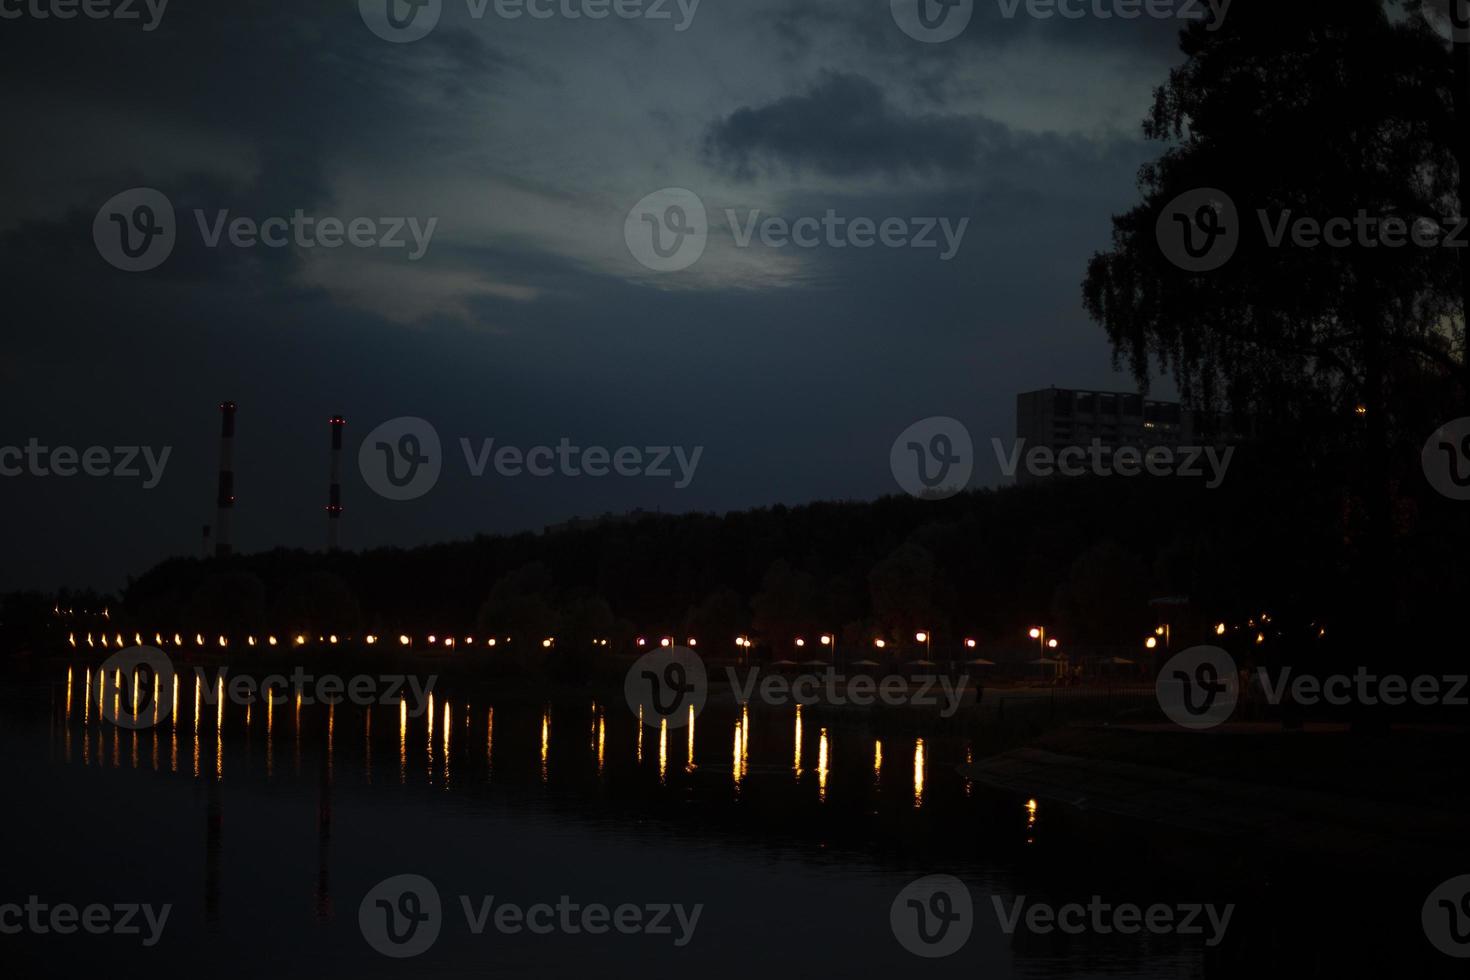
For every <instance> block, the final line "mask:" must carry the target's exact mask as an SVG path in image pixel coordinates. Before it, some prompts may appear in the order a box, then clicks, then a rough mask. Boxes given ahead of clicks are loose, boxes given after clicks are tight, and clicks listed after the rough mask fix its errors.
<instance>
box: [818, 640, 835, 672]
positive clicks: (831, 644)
mask: <svg viewBox="0 0 1470 980" xmlns="http://www.w3.org/2000/svg"><path fill="white" fill-rule="evenodd" d="M822 646H824V647H831V648H832V669H833V670H836V669H837V637H836V635H834V634H832V633H823V634H822Z"/></svg>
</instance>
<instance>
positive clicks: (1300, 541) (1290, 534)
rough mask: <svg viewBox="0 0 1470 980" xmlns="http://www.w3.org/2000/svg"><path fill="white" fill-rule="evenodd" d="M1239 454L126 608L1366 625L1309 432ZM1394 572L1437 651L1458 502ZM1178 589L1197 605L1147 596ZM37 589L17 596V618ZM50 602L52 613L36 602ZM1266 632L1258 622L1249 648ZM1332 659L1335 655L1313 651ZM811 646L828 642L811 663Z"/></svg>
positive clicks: (141, 590) (117, 610)
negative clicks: (1186, 466) (1174, 467)
mask: <svg viewBox="0 0 1470 980" xmlns="http://www.w3.org/2000/svg"><path fill="white" fill-rule="evenodd" d="M1283 432H1284V433H1285V435H1286V436H1287V437H1288V438H1286V439H1282V438H1279V437H1270V436H1268V437H1267V438H1264V439H1262V441H1260V442H1259V443H1256V444H1253V445H1252V446H1249V447H1244V448H1242V449H1240V450H1239V451H1238V452H1237V454H1236V457H1235V459H1234V460H1233V462H1232V465H1231V467H1230V470H1229V473H1228V476H1227V479H1226V480H1225V482H1224V484H1223V486H1221V487H1220V488H1218V489H1215V490H1209V489H1206V488H1205V486H1204V483H1203V481H1202V480H1196V479H1189V478H1179V477H1169V478H1159V477H1137V478H1119V477H1111V478H1105V477H1088V478H1078V479H1062V480H1057V481H1056V482H1052V483H1047V484H1041V485H1033V486H1026V487H1017V488H1005V489H999V490H980V491H973V492H969V493H965V494H962V495H960V496H958V497H955V498H952V499H949V500H920V499H913V498H909V497H897V496H895V497H887V498H883V499H880V500H877V501H873V502H867V503H863V502H850V503H814V504H810V505H805V506H799V507H772V508H765V509H758V510H750V511H742V512H735V513H730V514H726V515H723V516H718V515H711V514H688V515H678V516H674V515H644V516H642V517H640V518H638V519H635V520H613V521H607V522H603V523H599V524H596V525H594V526H591V527H580V528H576V529H567V530H559V531H553V532H548V533H542V534H519V535H513V536H507V537H479V538H476V539H474V540H471V541H464V542H459V543H446V544H438V545H433V546H427V547H420V548H412V549H381V550H375V551H367V552H361V553H349V552H337V553H322V552H306V551H292V550H277V551H272V552H268V553H262V554H253V555H240V556H235V557H232V558H228V559H207V560H206V559H198V558H176V559H171V560H168V561H165V562H163V563H162V564H160V565H159V566H157V567H155V568H153V569H152V570H150V571H148V572H147V573H145V574H143V575H142V576H141V577H139V578H138V579H136V580H134V581H132V582H131V583H130V584H129V586H128V588H127V589H126V590H125V592H124V594H123V595H122V596H120V597H118V598H117V599H116V600H114V601H115V605H114V606H113V608H112V611H111V616H112V619H111V621H110V622H111V624H112V625H113V626H116V627H118V628H122V629H123V630H124V631H125V632H126V631H128V630H130V629H132V628H137V629H140V630H143V631H146V632H149V633H151V632H152V631H155V630H162V631H164V632H170V631H175V630H177V631H180V632H183V633H185V634H189V633H193V632H194V631H200V632H203V633H207V634H213V633H228V634H230V635H236V636H237V635H239V634H242V633H251V634H262V635H263V634H266V633H278V634H283V635H284V634H291V633H295V632H302V633H307V634H310V635H312V636H313V637H314V636H316V635H320V634H325V633H342V634H365V633H376V634H379V635H382V636H384V637H386V638H388V641H389V642H392V641H393V640H394V639H396V637H397V635H398V634H399V633H401V632H402V633H409V634H412V635H415V636H422V635H423V634H425V633H428V632H431V631H437V632H439V633H441V634H444V635H459V636H466V635H474V634H476V633H478V634H480V635H481V636H490V635H495V636H498V637H502V638H503V637H513V638H514V639H515V640H516V641H518V643H519V645H520V648H521V649H532V648H535V647H539V645H540V642H541V640H542V639H543V638H546V637H555V638H556V640H557V645H558V648H559V649H561V650H583V649H585V650H587V651H591V650H593V641H594V640H597V639H601V638H607V639H610V640H612V641H613V642H614V644H616V645H617V647H619V648H621V649H624V650H626V649H628V648H629V647H630V646H631V644H632V643H633V639H634V637H636V636H646V637H651V638H654V642H656V640H657V638H658V637H661V636H665V635H668V636H673V637H676V638H677V639H678V640H679V641H682V640H683V639H685V638H686V637H689V636H694V637H697V638H699V639H700V642H701V643H702V644H703V645H704V646H705V647H706V648H715V649H717V650H728V651H729V652H733V648H734V638H735V637H736V636H737V635H741V634H747V633H748V634H752V635H755V636H756V637H757V639H758V641H759V643H760V644H761V647H762V649H763V650H764V651H765V653H764V655H765V656H792V657H794V658H796V659H804V658H800V657H796V649H795V647H794V642H795V639H796V638H797V637H805V638H806V640H807V642H808V644H815V642H816V637H817V636H818V635H819V634H820V633H822V632H830V633H832V634H833V635H835V636H836V637H837V638H838V642H839V644H841V645H842V646H843V647H844V648H845V649H846V650H847V651H854V650H857V649H859V648H866V649H867V650H869V651H871V650H872V643H873V640H874V639H875V638H877V637H884V638H886V639H887V641H888V642H889V643H890V644H891V645H892V646H893V647H894V648H895V651H897V650H902V649H904V648H905V647H912V646H913V645H914V643H913V635H914V633H915V632H917V631H919V630H924V631H928V632H930V633H932V634H933V637H934V641H933V642H934V644H935V646H936V647H937V648H942V647H949V648H954V647H957V646H958V645H959V644H960V643H961V639H962V638H965V637H972V638H975V639H977V640H978V641H979V643H980V644H981V646H982V648H984V647H991V646H995V645H999V646H1004V647H1009V648H1021V647H1024V646H1025V645H1026V643H1027V642H1028V641H1027V638H1026V631H1027V630H1028V629H1029V628H1030V627H1031V626H1033V625H1044V626H1046V628H1047V630H1048V634H1049V635H1051V636H1055V637H1058V638H1061V640H1062V641H1063V642H1064V643H1065V644H1066V647H1067V649H1068V651H1070V652H1073V653H1076V652H1079V651H1087V650H1094V651H1102V650H1131V651H1134V652H1135V653H1136V654H1141V653H1142V652H1143V641H1144V638H1145V637H1146V635H1147V634H1148V633H1149V632H1151V631H1152V630H1153V628H1154V627H1155V625H1156V624H1157V623H1158V622H1160V621H1161V618H1164V617H1167V618H1168V619H1169V620H1170V621H1171V623H1172V625H1173V627H1174V629H1175V630H1176V633H1175V635H1174V637H1173V645H1174V646H1175V647H1176V648H1178V647H1180V646H1181V645H1183V644H1184V643H1186V642H1193V641H1196V640H1197V641H1200V642H1205V641H1207V640H1208V641H1214V640H1215V639H1216V638H1215V637H1214V636H1213V624H1215V623H1216V622H1217V621H1228V622H1230V623H1232V624H1238V623H1245V622H1247V621H1249V620H1251V619H1255V620H1260V619H1261V617H1262V614H1267V615H1269V616H1270V624H1269V626H1267V625H1266V624H1264V623H1262V624H1261V631H1263V632H1264V634H1265V635H1266V637H1267V640H1268V643H1269V646H1270V647H1271V648H1273V649H1275V648H1279V649H1282V650H1283V651H1285V650H1297V649H1305V648H1307V647H1309V646H1311V645H1312V644H1319V645H1320V643H1321V641H1322V637H1321V636H1320V631H1321V630H1323V629H1325V630H1327V634H1326V638H1327V640H1328V641H1331V640H1333V639H1334V638H1335V634H1334V631H1333V628H1334V626H1338V625H1341V624H1350V623H1351V622H1353V621H1354V617H1355V615H1356V613H1357V611H1356V610H1355V609H1353V608H1352V604H1353V602H1354V601H1356V593H1355V591H1354V590H1353V589H1351V588H1349V587H1348V586H1349V585H1350V584H1351V583H1350V582H1349V581H1348V577H1349V576H1351V575H1352V574H1353V569H1355V568H1356V567H1357V566H1358V565H1359V562H1360V557H1361V556H1360V555H1359V554H1357V551H1358V549H1359V548H1360V547H1361V543H1360V542H1359V541H1357V540H1356V538H1355V536H1354V535H1353V533H1352V531H1351V528H1352V526H1353V523H1354V521H1355V519H1356V518H1355V514H1356V511H1357V502H1356V501H1355V500H1354V499H1353V497H1352V495H1351V493H1350V492H1348V491H1347V490H1345V489H1344V487H1345V484H1343V483H1342V482H1340V481H1338V480H1336V479H1334V477H1335V476H1336V474H1334V473H1333V471H1332V470H1331V469H1330V468H1329V467H1326V466H1324V465H1322V462H1321V460H1320V459H1319V458H1316V457H1313V456H1310V455H1307V454H1305V453H1303V452H1302V451H1301V449H1300V443H1298V442H1297V441H1296V440H1297V434H1296V433H1293V432H1291V431H1289V426H1283ZM1396 503H1397V509H1398V512H1399V513H1400V515H1401V517H1402V522H1401V532H1402V533H1401V534H1400V535H1399V537H1398V539H1397V544H1398V547H1397V548H1396V551H1395V555H1394V559H1393V560H1394V567H1393V568H1391V569H1389V570H1388V574H1387V575H1386V576H1385V577H1386V578H1387V579H1388V580H1389V581H1390V582H1392V583H1393V584H1394V590H1393V592H1392V593H1390V594H1385V595H1383V596H1382V597H1381V601H1382V603H1383V605H1384V608H1385V609H1386V610H1387V614H1388V615H1391V616H1392V617H1393V619H1394V620H1395V621H1396V622H1397V623H1399V624H1401V629H1402V631H1403V632H1402V633H1401V638H1402V640H1403V641H1404V644H1403V650H1404V651H1406V652H1408V651H1413V652H1415V653H1416V654H1417V655H1418V656H1417V659H1419V660H1423V659H1424V658H1425V656H1427V655H1429V654H1431V653H1432V652H1434V651H1436V650H1441V649H1443V647H1442V646H1441V645H1440V644H1439V643H1438V641H1437V640H1436V639H1434V638H1433V637H1431V636H1430V634H1432V633H1434V632H1435V631H1436V630H1437V629H1439V627H1440V624H1444V623H1446V622H1447V621H1448V620H1450V619H1452V618H1453V617H1452V616H1447V613H1448V612H1449V611H1450V610H1452V609H1454V608H1458V599H1459V597H1460V596H1463V595H1464V591H1463V590H1464V588H1465V586H1466V584H1467V583H1466V581H1465V572H1464V567H1463V562H1462V561H1461V560H1460V555H1461V554H1462V549H1463V544H1464V543H1465V542H1466V541H1467V540H1470V537H1467V535H1466V528H1465V521H1464V518H1463V514H1462V512H1461V511H1460V510H1458V509H1455V508H1454V507H1453V505H1452V504H1451V502H1449V501H1446V500H1443V498H1439V497H1438V496H1437V494H1435V493H1434V491H1433V490H1432V489H1430V488H1429V487H1428V486H1427V484H1426V483H1425V481H1423V480H1422V478H1421V479H1420V480H1419V481H1418V482H1409V483H1406V484H1404V485H1403V486H1402V492H1401V493H1399V494H1398V495H1397V496H1396ZM1159 597H1174V598H1187V599H1188V600H1189V605H1188V606H1187V607H1179V606H1177V605H1170V606H1169V607H1168V608H1167V610H1161V609H1160V608H1159V607H1158V606H1151V605H1150V600H1151V599H1155V598H1159ZM19 602H20V599H19V598H18V597H12V598H11V600H10V603H9V605H11V606H12V607H16V608H18V607H19V606H18V604H19ZM30 605H31V607H32V608H33V609H37V610H41V609H44V611H45V612H46V613H47V614H49V613H50V609H51V603H50V602H49V601H48V602H41V601H39V600H37V599H35V597H32V599H31V601H30ZM1254 633H1255V630H1254V629H1253V630H1252V631H1251V634H1252V637H1253V636H1254ZM1312 648H1313V649H1315V648H1316V647H1312ZM815 653H816V651H815V649H812V650H809V651H808V655H809V656H810V655H815Z"/></svg>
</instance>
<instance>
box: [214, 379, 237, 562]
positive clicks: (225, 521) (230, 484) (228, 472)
mask: <svg viewBox="0 0 1470 980" xmlns="http://www.w3.org/2000/svg"><path fill="white" fill-rule="evenodd" d="M219 412H220V432H219V497H218V499H217V500H216V501H215V506H216V512H215V520H214V527H215V535H214V556H215V557H216V558H228V557H229V555H230V512H231V511H233V510H234V509H235V403H234V402H224V403H223V404H221V405H220V407H219Z"/></svg>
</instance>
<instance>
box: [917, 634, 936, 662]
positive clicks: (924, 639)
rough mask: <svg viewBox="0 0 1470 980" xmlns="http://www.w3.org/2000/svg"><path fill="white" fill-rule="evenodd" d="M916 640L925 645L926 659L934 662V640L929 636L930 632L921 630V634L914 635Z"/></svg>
mask: <svg viewBox="0 0 1470 980" xmlns="http://www.w3.org/2000/svg"><path fill="white" fill-rule="evenodd" d="M914 639H915V640H916V641H918V642H919V643H922V644H924V659H925V660H933V659H934V658H933V656H931V654H933V652H934V638H933V637H932V636H930V635H929V631H928V630H919V632H917V633H915V634H914Z"/></svg>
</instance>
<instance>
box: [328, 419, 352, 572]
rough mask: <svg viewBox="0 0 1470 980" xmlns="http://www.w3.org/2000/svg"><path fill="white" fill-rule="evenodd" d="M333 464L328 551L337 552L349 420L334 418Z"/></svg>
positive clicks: (332, 423) (329, 487) (330, 474)
mask: <svg viewBox="0 0 1470 980" xmlns="http://www.w3.org/2000/svg"><path fill="white" fill-rule="evenodd" d="M331 425H332V463H331V469H330V473H329V479H330V483H329V484H328V485H327V550H328V551H336V550H337V546H338V545H339V544H340V543H341V524H342V428H343V427H344V426H345V425H347V420H346V419H344V418H343V417H342V416H340V415H334V416H332V420H331Z"/></svg>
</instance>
